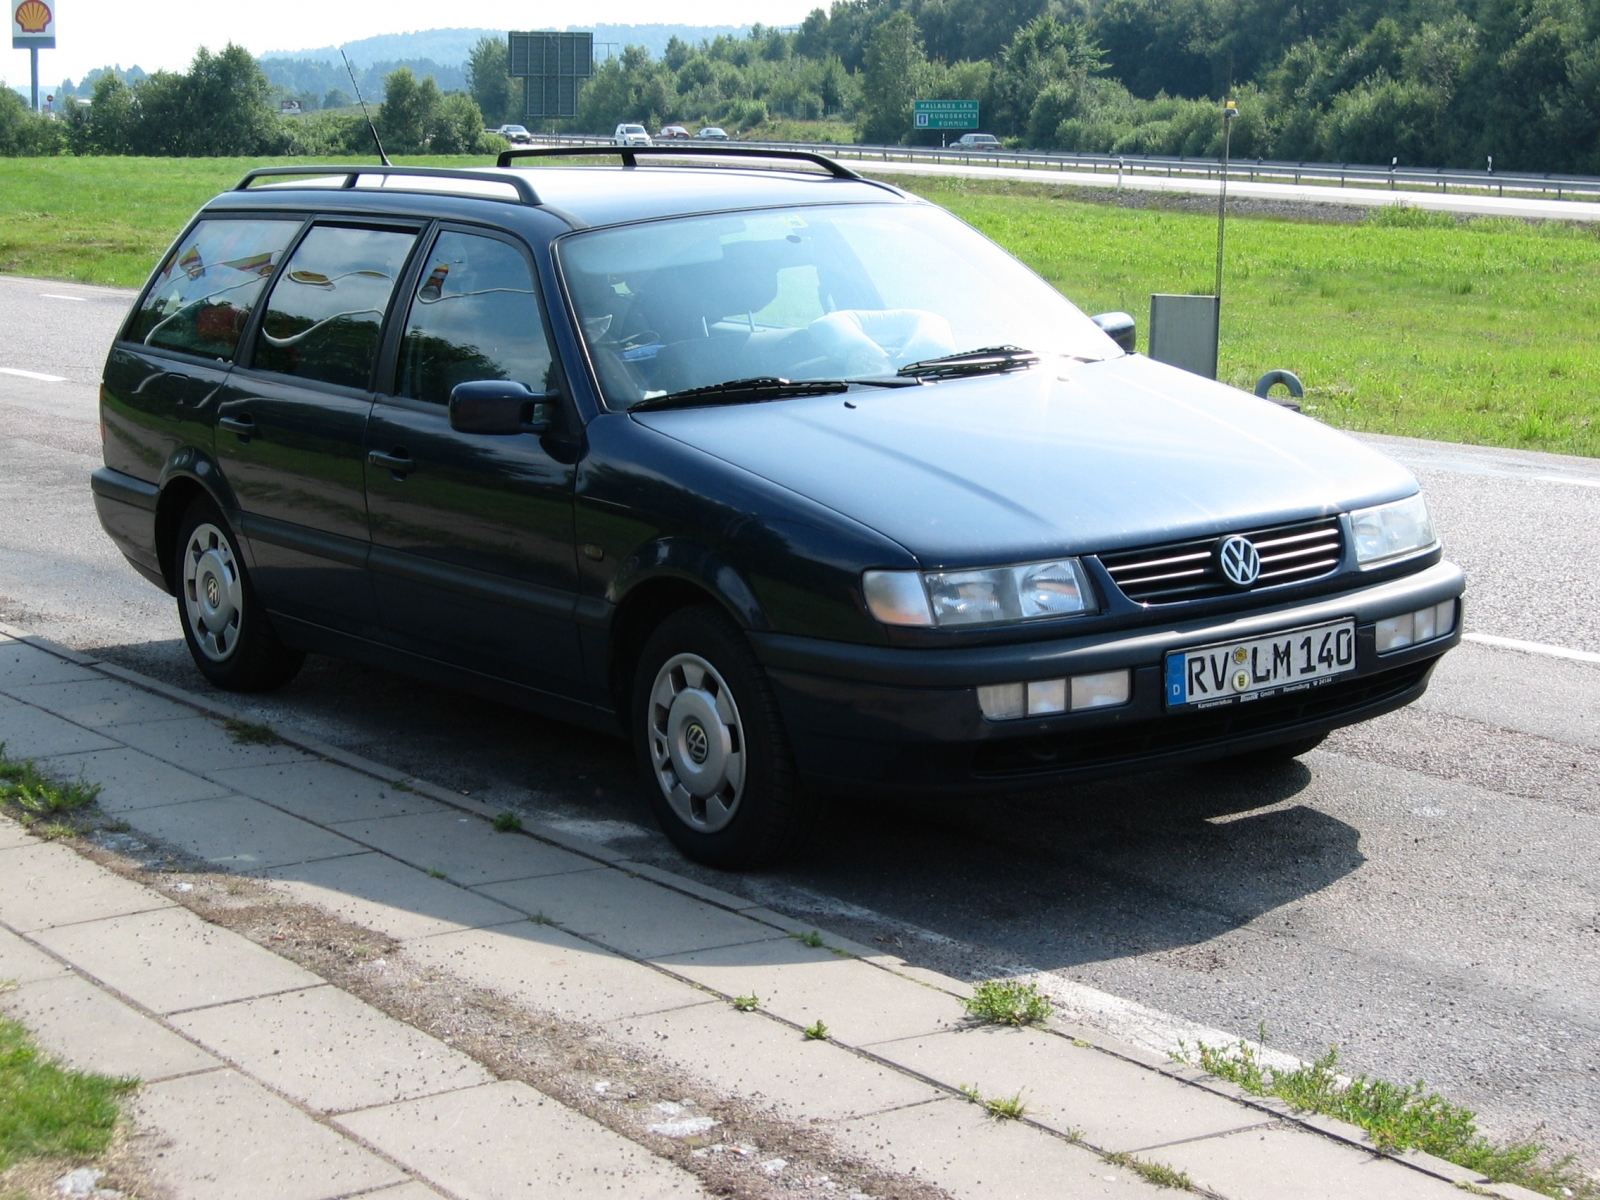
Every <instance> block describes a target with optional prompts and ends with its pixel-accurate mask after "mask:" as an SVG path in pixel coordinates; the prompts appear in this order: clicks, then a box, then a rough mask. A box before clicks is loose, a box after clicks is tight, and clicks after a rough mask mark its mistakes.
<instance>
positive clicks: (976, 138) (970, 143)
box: [950, 133, 1005, 150]
mask: <svg viewBox="0 0 1600 1200" xmlns="http://www.w3.org/2000/svg"><path fill="white" fill-rule="evenodd" d="M950 144H951V146H952V147H957V146H959V147H963V148H965V149H968V150H1004V149H1005V144H1004V143H1003V142H1001V140H1000V139H999V138H997V137H995V136H994V134H992V133H963V134H962V135H961V136H960V137H958V138H957V139H956V140H955V141H953V142H952V143H950Z"/></svg>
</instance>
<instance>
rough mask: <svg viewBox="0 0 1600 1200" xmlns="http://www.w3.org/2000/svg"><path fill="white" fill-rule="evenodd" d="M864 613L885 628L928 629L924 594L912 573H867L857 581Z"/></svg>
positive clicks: (929, 620)
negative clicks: (925, 627) (923, 627)
mask: <svg viewBox="0 0 1600 1200" xmlns="http://www.w3.org/2000/svg"><path fill="white" fill-rule="evenodd" d="M861 590H862V592H863V593H864V594H865V596H866V598H867V611H868V612H870V613H871V614H872V615H873V616H874V617H876V618H877V619H878V620H880V621H882V622H883V623H884V624H885V625H932V624H933V613H932V612H931V611H930V610H929V608H928V593H927V592H925V591H923V590H922V576H921V575H919V574H918V573H917V572H915V571H868V572H867V573H866V574H865V575H863V576H862V577H861Z"/></svg>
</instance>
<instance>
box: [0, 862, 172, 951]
mask: <svg viewBox="0 0 1600 1200" xmlns="http://www.w3.org/2000/svg"><path fill="white" fill-rule="evenodd" d="M171 906H172V902H171V901H170V900H168V899H167V898H166V897H165V896H163V895H162V894H161V893H160V892H156V891H152V890H151V889H150V888H147V887H140V886H139V885H138V884H137V883H130V882H129V881H128V880H126V879H123V878H122V877H121V876H118V875H113V874H112V873H111V872H110V871H107V870H106V869H105V868H103V867H99V866H96V865H95V864H94V863H92V862H90V861H89V860H88V859H86V858H84V857H82V856H81V855H79V854H76V853H74V852H73V851H72V850H69V849H68V848H67V847H65V846H60V845H54V844H52V843H49V842H36V843H34V844H33V845H31V846H17V847H14V848H12V849H10V850H0V920H3V921H4V922H5V923H6V924H7V925H9V926H11V928H13V929H15V930H17V931H18V932H20V933H31V932H33V931H34V930H36V929H49V928H51V927H52V926H55V925H75V924H77V923H78V922H79V921H98V920H100V919H101V918H102V917H120V916H124V915H126V914H128V913H136V912H145V911H147V910H149V909H154V908H170V907H171Z"/></svg>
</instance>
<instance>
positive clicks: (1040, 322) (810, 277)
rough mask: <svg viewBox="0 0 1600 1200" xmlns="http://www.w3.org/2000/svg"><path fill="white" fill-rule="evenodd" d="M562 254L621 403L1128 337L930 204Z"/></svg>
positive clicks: (1095, 352) (584, 237)
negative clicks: (1112, 332)
mask: <svg viewBox="0 0 1600 1200" xmlns="http://www.w3.org/2000/svg"><path fill="white" fill-rule="evenodd" d="M559 253H560V255H561V263H562V267H563V270H564V272H565V275H566V278H567V281H568V288H569V291H570V294H571V299H572V304H573V307H574V308H575V309H576V310H577V315H578V317H579V320H580V324H581V328H582V330H583V336H584V339H585V341H586V343H587V344H588V347H589V351H590V357H591V360H592V361H593V362H594V364H595V369H596V373H597V374H598V375H599V377H600V385H601V390H602V391H603V393H604V394H605V398H606V401H607V403H608V404H610V405H612V406H613V407H619V408H626V407H628V406H630V405H632V404H636V403H638V402H640V401H641V400H647V399H652V398H655V397H657V396H662V395H667V394H670V393H676V392H680V391H685V390H688V389H692V388H699V387H708V386H711V385H713V384H718V383H726V382H729V381H731V380H741V379H754V378H760V377H774V378H778V379H787V380H796V381H804V380H823V379H827V380H833V379H845V380H852V379H875V378H889V377H893V376H894V375H895V372H896V371H897V370H899V369H900V368H901V367H905V366H908V365H910V364H912V363H915V362H920V361H922V360H925V359H930V358H937V357H940V356H943V355H949V354H958V353H963V352H966V351H970V350H978V349H983V348H988V347H994V346H1008V345H1009V346H1017V347H1020V348H1022V349H1024V350H1028V351H1031V352H1032V353H1033V354H1036V355H1039V356H1040V357H1041V358H1046V359H1048V358H1051V357H1068V358H1078V359H1091V360H1097V359H1103V358H1112V357H1115V356H1117V355H1118V354H1120V353H1121V351H1120V350H1119V349H1118V348H1117V346H1116V344H1115V343H1114V342H1112V341H1111V339H1110V338H1108V337H1106V335H1105V334H1104V333H1102V332H1101V331H1100V329H1099V328H1098V327H1097V326H1096V325H1095V324H1094V323H1093V322H1092V321H1090V320H1089V318H1088V317H1086V316H1084V314H1083V313H1082V312H1080V311H1079V310H1078V309H1076V308H1074V307H1073V306H1072V304H1071V303H1070V302H1069V301H1068V300H1067V299H1066V298H1065V297H1064V296H1062V295H1061V293H1059V292H1057V291H1056V290H1055V289H1054V288H1053V287H1051V286H1050V285H1049V284H1048V283H1046V282H1045V281H1044V280H1043V279H1041V278H1039V276H1037V275H1035V274H1034V273H1033V272H1032V271H1030V270H1029V269H1028V268H1027V267H1025V266H1023V265H1022V264H1021V263H1020V262H1018V261H1017V260H1016V259H1015V258H1012V257H1011V255H1009V254H1007V253H1006V252H1005V251H1004V250H1002V249H1000V247H999V246H997V245H995V244H994V243H993V242H991V241H990V240H989V239H988V238H986V237H984V236H983V235H982V234H980V233H978V232H977V231H976V230H974V229H972V228H971V227H970V226H968V225H966V224H964V223H963V222H961V221H958V220H957V219H955V218H954V217H952V216H950V215H949V214H948V213H945V212H943V211H942V210H940V209H937V208H934V207H933V206H931V205H920V204H915V205H914V204H870V205H869V204H851V205H827V206H816V207H808V208H793V209H777V210H774V209H768V210H764V211H760V212H743V213H724V214H717V215H714V216H703V217H683V218H678V219H674V220H668V221H652V222H649V223H643V224H638V225H625V226H622V227H620V228H613V229H600V230H595V231H593V232H589V233H579V234H574V235H572V236H570V237H567V238H564V239H563V240H562V241H561V243H560V251H559Z"/></svg>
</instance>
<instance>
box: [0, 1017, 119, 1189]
mask: <svg viewBox="0 0 1600 1200" xmlns="http://www.w3.org/2000/svg"><path fill="white" fill-rule="evenodd" d="M137 1085H138V1080H136V1079H112V1078H109V1077H107V1076H105V1075H88V1074H84V1073H82V1072H78V1071H69V1070H67V1069H65V1068H64V1067H60V1066H58V1065H56V1064H55V1063H53V1062H51V1061H50V1060H48V1059H47V1058H45V1057H43V1056H42V1055H41V1054H40V1053H39V1051H38V1048H37V1047H35V1046H34V1045H33V1043H32V1042H31V1041H30V1040H29V1039H28V1034H27V1031H26V1030H25V1029H23V1027H22V1026H21V1025H19V1024H18V1023H17V1022H15V1021H9V1020H6V1019H4V1018H0V1171H7V1170H10V1168H11V1167H12V1166H13V1165H15V1164H16V1163H18V1162H21V1161H23V1160H24V1159H32V1158H65V1159H92V1158H94V1157H96V1156H97V1155H100V1154H102V1153H104V1151H105V1149H106V1147H107V1146H109V1145H110V1144H111V1135H112V1133H113V1132H114V1131H115V1129H116V1125H117V1115H118V1108H117V1098H118V1097H119V1096H122V1095H124V1094H126V1093H127V1092H129V1091H131V1090H132V1089H133V1088H134V1087H136V1086H137Z"/></svg>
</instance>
